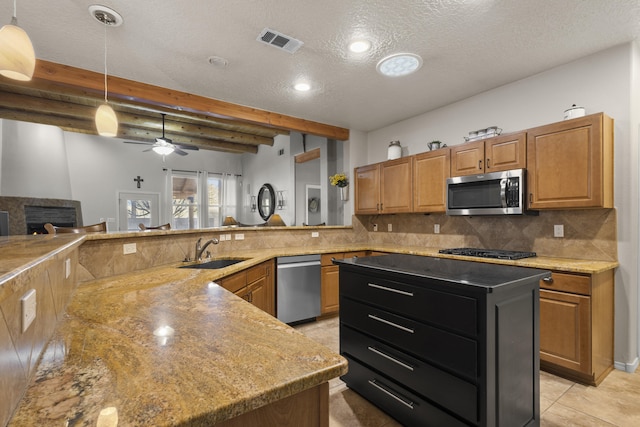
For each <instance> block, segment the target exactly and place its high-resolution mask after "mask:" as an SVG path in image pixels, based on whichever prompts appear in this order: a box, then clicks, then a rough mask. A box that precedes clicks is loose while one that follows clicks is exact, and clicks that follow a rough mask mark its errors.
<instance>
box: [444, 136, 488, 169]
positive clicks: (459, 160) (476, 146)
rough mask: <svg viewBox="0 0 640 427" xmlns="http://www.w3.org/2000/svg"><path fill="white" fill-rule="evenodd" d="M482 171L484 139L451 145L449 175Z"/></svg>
mask: <svg viewBox="0 0 640 427" xmlns="http://www.w3.org/2000/svg"><path fill="white" fill-rule="evenodd" d="M478 173H484V141H474V142H467V143H465V144H461V145H456V146H454V147H451V176H464V175H475V174H478Z"/></svg>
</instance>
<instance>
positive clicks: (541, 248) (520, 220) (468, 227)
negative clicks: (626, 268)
mask: <svg viewBox="0 0 640 427" xmlns="http://www.w3.org/2000/svg"><path fill="white" fill-rule="evenodd" d="M356 222H357V223H358V224H357V226H356ZM374 224H375V225H377V229H378V231H373V229H374ZM389 224H391V228H392V230H393V231H391V232H389V231H387V230H388V229H389ZM436 225H437V226H438V227H439V233H438V234H436V233H435V232H434V229H435V228H436ZM555 225H562V226H563V228H564V237H554V226H555ZM358 228H363V229H364V230H366V234H367V239H368V241H369V242H371V243H373V244H398V245H407V246H423V247H433V248H454V247H478V248H483V249H506V250H518V251H533V252H536V253H537V254H538V255H544V256H553V257H560V258H575V259H587V260H599V261H616V260H617V259H618V252H617V234H616V233H617V225H616V210H615V209H588V210H587V209H585V210H571V211H568V210H565V211H543V212H540V214H539V215H538V216H530V215H522V216H518V215H505V216H474V217H466V216H447V215H443V214H433V215H423V214H398V215H375V216H360V215H359V216H355V217H354V230H356V229H358Z"/></svg>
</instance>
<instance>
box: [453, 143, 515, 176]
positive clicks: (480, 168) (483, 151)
mask: <svg viewBox="0 0 640 427" xmlns="http://www.w3.org/2000/svg"><path fill="white" fill-rule="evenodd" d="M526 135H527V133H526V132H518V133H510V134H505V135H499V136H494V137H492V138H487V139H483V140H480V141H473V142H467V143H465V144H460V145H456V146H453V147H451V176H464V175H475V174H482V173H488V172H499V171H505V170H510V169H523V168H525V167H526V162H527V155H526V149H527V142H526Z"/></svg>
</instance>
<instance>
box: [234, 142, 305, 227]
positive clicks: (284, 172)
mask: <svg viewBox="0 0 640 427" xmlns="http://www.w3.org/2000/svg"><path fill="white" fill-rule="evenodd" d="M280 150H284V151H283V153H282V155H280ZM241 161H242V169H243V186H244V190H243V194H244V197H243V201H244V205H245V206H244V209H242V213H241V215H240V218H238V219H239V220H240V222H242V223H245V224H261V223H263V222H264V220H263V219H262V218H260V214H259V213H258V211H257V210H256V211H255V212H251V210H250V209H249V206H248V201H247V199H248V196H249V194H248V191H250V195H252V196H256V198H257V197H258V191H260V187H262V185H263V184H271V186H272V187H273V189H274V190H275V191H284V192H285V193H284V194H285V200H286V204H285V207H284V209H282V210H276V213H277V214H279V215H280V216H281V217H282V219H283V220H284V223H285V224H286V225H291V224H293V223H294V220H295V206H293V205H291V203H290V202H291V200H293V198H294V197H295V183H294V182H293V179H291V177H292V176H293V174H294V172H293V170H294V165H293V158H292V156H291V150H290V145H289V136H288V135H278V136H276V137H275V138H274V141H273V146H271V147H269V146H267V145H261V146H260V147H259V148H258V154H243V155H242V160H241Z"/></svg>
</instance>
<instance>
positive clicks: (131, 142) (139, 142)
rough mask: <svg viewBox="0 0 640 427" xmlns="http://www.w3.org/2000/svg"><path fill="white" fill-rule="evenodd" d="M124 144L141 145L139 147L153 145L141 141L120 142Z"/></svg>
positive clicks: (152, 143)
mask: <svg viewBox="0 0 640 427" xmlns="http://www.w3.org/2000/svg"><path fill="white" fill-rule="evenodd" d="M122 142H124V143H125V144H141V145H155V143H154V142H143V141H122Z"/></svg>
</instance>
